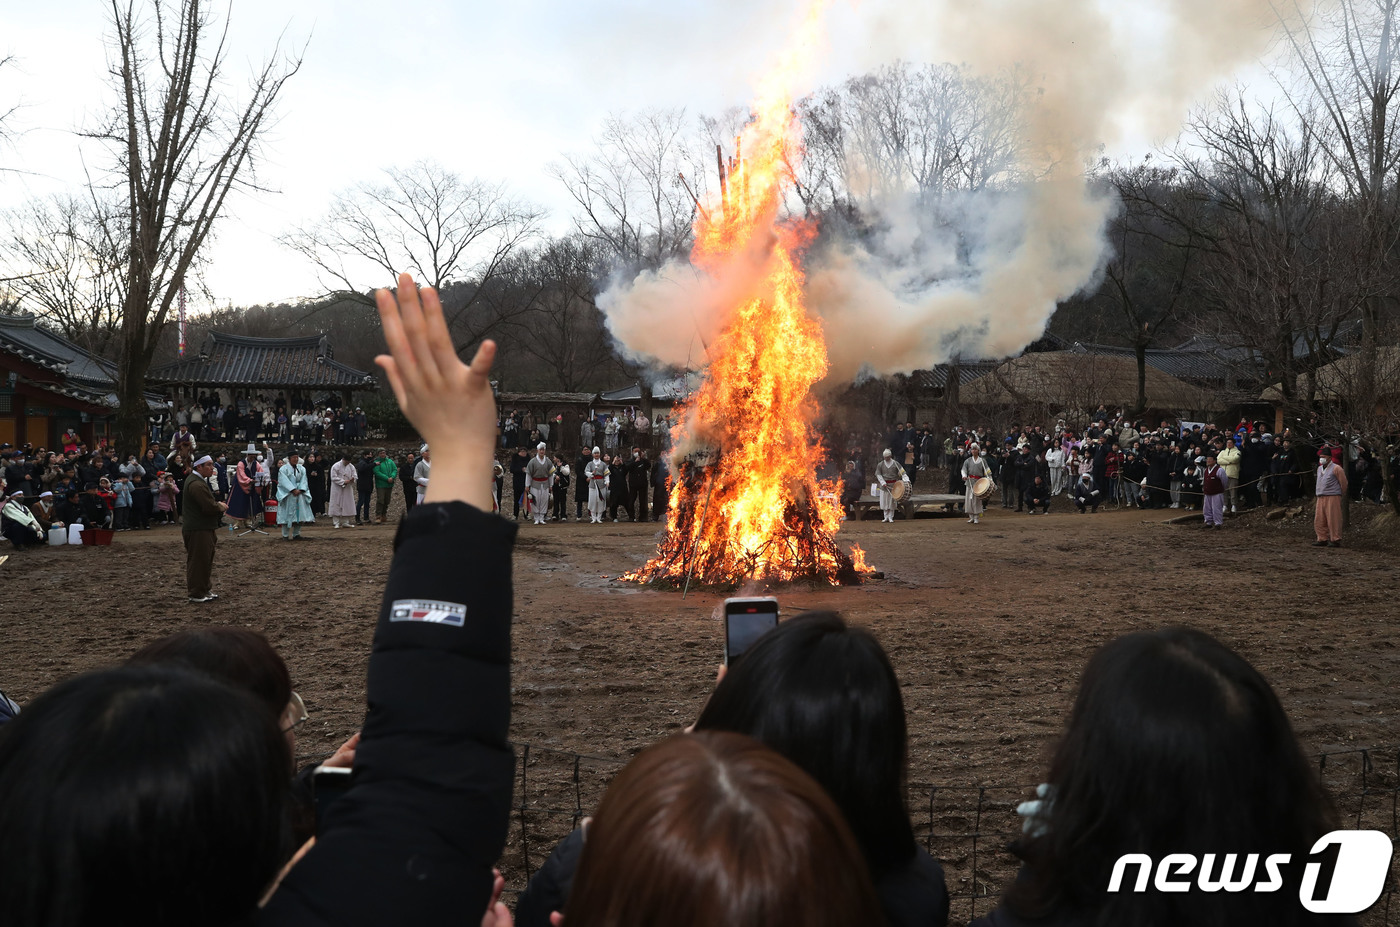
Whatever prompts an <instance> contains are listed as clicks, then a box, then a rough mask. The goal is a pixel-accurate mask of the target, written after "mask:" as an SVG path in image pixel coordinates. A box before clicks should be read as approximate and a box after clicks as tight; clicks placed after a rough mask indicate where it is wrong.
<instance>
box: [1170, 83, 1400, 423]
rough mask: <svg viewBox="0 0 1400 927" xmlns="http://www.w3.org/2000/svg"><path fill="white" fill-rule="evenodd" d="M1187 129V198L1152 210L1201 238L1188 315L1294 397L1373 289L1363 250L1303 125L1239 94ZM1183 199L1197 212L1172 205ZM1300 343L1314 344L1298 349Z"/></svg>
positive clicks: (1182, 156) (1183, 167)
mask: <svg viewBox="0 0 1400 927" xmlns="http://www.w3.org/2000/svg"><path fill="white" fill-rule="evenodd" d="M1190 132H1191V138H1192V140H1193V141H1192V143H1191V146H1190V147H1182V148H1181V149H1180V150H1178V152H1177V153H1176V155H1175V157H1176V160H1177V164H1178V167H1179V169H1180V171H1181V175H1182V179H1183V183H1184V184H1185V185H1186V187H1187V188H1188V190H1187V193H1188V196H1187V197H1186V198H1185V199H1184V200H1183V199H1182V198H1180V197H1178V198H1174V199H1171V200H1169V201H1164V202H1163V203H1160V204H1159V205H1158V214H1159V215H1160V216H1161V217H1163V218H1164V220H1166V221H1170V222H1174V223H1176V225H1177V226H1178V228H1180V229H1182V230H1183V231H1185V232H1190V231H1191V230H1193V229H1194V231H1195V232H1196V240H1197V241H1198V242H1199V243H1200V249H1199V251H1198V252H1197V255H1198V258H1199V260H1200V271H1201V272H1200V273H1199V274H1197V275H1195V276H1194V279H1193V290H1192V294H1191V296H1192V299H1193V301H1194V302H1195V303H1196V305H1197V306H1198V307H1199V308H1200V310H1201V311H1200V312H1199V313H1198V315H1197V318H1196V321H1197V322H1198V324H1200V325H1202V326H1203V327H1205V328H1207V330H1210V331H1212V333H1213V334H1214V335H1215V337H1216V338H1217V340H1219V341H1221V342H1222V343H1224V344H1226V345H1227V346H1230V347H1238V348H1243V349H1246V350H1247V351H1248V352H1249V354H1250V356H1251V357H1253V358H1257V359H1258V361H1259V362H1260V364H1261V366H1262V371H1259V372H1262V374H1263V375H1264V376H1265V377H1267V381H1268V382H1271V383H1279V384H1281V388H1282V390H1283V394H1284V397H1285V399H1287V400H1292V399H1293V393H1294V390H1295V384H1296V383H1297V382H1298V375H1299V373H1300V372H1302V371H1303V370H1305V369H1308V368H1311V367H1315V366H1317V365H1318V364H1319V363H1322V362H1325V361H1326V360H1328V359H1330V355H1329V354H1328V353H1327V351H1328V350H1330V346H1331V343H1332V341H1333V339H1334V337H1335V335H1336V333H1337V331H1338V328H1339V326H1340V325H1341V324H1342V322H1343V321H1344V320H1346V319H1348V318H1354V317H1355V316H1354V313H1356V312H1357V311H1359V307H1360V305H1361V304H1362V303H1363V302H1364V301H1365V299H1366V298H1367V297H1368V295H1369V294H1370V292H1371V289H1370V288H1371V287H1372V286H1373V284H1374V283H1375V281H1376V279H1377V278H1376V276H1375V274H1374V273H1373V272H1372V268H1370V267H1369V266H1368V264H1367V262H1368V260H1369V259H1370V258H1371V257H1372V254H1371V253H1370V252H1368V250H1367V249H1365V248H1364V247H1359V246H1358V241H1357V230H1356V228H1355V226H1354V225H1353V224H1352V223H1351V222H1349V221H1347V220H1346V216H1345V213H1346V207H1347V203H1346V201H1345V200H1343V199H1342V198H1341V197H1339V196H1338V195H1337V193H1336V190H1335V186H1334V183H1333V171H1332V167H1331V164H1330V162H1329V160H1328V159H1327V158H1326V157H1325V155H1324V153H1323V151H1322V150H1321V146H1320V145H1319V140H1318V136H1317V135H1316V133H1314V132H1313V131H1312V130H1311V124H1310V123H1309V122H1307V121H1303V122H1301V123H1295V122H1290V120H1289V119H1287V118H1285V117H1280V116H1279V115H1278V114H1277V113H1276V112H1275V111H1274V110H1273V109H1272V108H1269V107H1263V106H1257V105H1252V104H1250V103H1249V102H1248V100H1247V99H1246V97H1245V96H1244V94H1243V92H1241V91H1238V90H1237V91H1235V92H1234V93H1232V94H1222V95H1221V96H1220V98H1219V99H1218V100H1217V101H1216V103H1215V104H1214V105H1213V106H1211V107H1208V108H1206V109H1204V110H1202V111H1201V112H1199V113H1198V114H1196V115H1195V116H1193V118H1192V120H1191V123H1190ZM1182 202H1187V203H1193V204H1194V208H1193V209H1192V210H1190V211H1188V210H1185V209H1182V208H1180V207H1179V206H1174V205H1172V204H1179V203H1182ZM1300 339H1302V343H1303V344H1305V345H1313V346H1314V347H1315V351H1314V352H1311V353H1310V352H1307V351H1299V350H1298V345H1299V343H1300Z"/></svg>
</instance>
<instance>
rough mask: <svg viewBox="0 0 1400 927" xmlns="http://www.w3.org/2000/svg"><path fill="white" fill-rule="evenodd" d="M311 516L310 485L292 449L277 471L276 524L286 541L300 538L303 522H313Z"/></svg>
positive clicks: (298, 457)
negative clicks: (279, 526)
mask: <svg viewBox="0 0 1400 927" xmlns="http://www.w3.org/2000/svg"><path fill="white" fill-rule="evenodd" d="M315 520H316V516H314V515H312V514H311V485H310V484H309V483H308V482H307V479H306V466H305V465H304V464H303V463H302V462H301V455H300V454H298V453H297V452H296V449H295V448H293V449H292V451H291V452H290V453H289V454H287V462H286V463H284V464H283V465H282V467H281V469H279V470H278V471H277V524H279V525H281V526H282V537H283V538H284V539H286V540H288V541H293V540H298V539H299V538H300V537H301V526H302V523H303V522H314V521H315Z"/></svg>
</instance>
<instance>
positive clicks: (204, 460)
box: [194, 454, 214, 467]
mask: <svg viewBox="0 0 1400 927" xmlns="http://www.w3.org/2000/svg"><path fill="white" fill-rule="evenodd" d="M213 462H214V458H212V457H210V456H209V455H208V454H205V455H204V456H203V457H201V458H199V459H198V460H196V461H195V462H194V465H195V466H196V467H202V466H204V465H205V464H211V463H213Z"/></svg>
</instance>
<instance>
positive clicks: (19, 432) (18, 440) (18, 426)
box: [10, 393, 33, 447]
mask: <svg viewBox="0 0 1400 927" xmlns="http://www.w3.org/2000/svg"><path fill="white" fill-rule="evenodd" d="M26 405H27V398H26V397H25V396H23V395H21V394H19V393H15V394H14V395H12V396H11V397H10V412H11V413H13V415H14V417H15V440H14V441H13V442H12V443H13V444H14V446H15V447H24V442H26V441H32V440H33V439H31V438H30V437H29V423H28V422H26V421H25V414H24V409H25V406H26Z"/></svg>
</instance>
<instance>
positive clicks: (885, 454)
mask: <svg viewBox="0 0 1400 927" xmlns="http://www.w3.org/2000/svg"><path fill="white" fill-rule="evenodd" d="M881 456H882V457H893V456H894V453H893V452H892V451H891V450H890V449H889V448H885V453H884V454H882V455H881Z"/></svg>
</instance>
